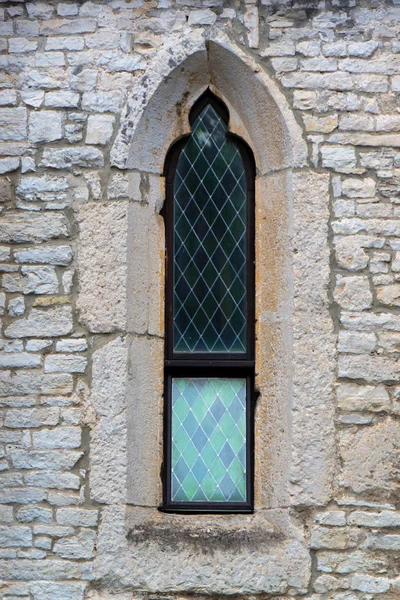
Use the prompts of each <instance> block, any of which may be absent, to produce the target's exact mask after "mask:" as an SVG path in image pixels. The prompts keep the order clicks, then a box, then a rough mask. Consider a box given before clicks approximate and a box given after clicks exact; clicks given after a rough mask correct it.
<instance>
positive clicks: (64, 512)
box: [57, 508, 98, 527]
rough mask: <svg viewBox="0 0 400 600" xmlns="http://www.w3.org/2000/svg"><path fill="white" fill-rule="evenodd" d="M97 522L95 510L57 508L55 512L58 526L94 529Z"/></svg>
mask: <svg viewBox="0 0 400 600" xmlns="http://www.w3.org/2000/svg"><path fill="white" fill-rule="evenodd" d="M97 520H98V511H97V510H85V509H81V508H59V509H58V510H57V523H59V524H60V525H72V526H73V527H95V526H96V525H97Z"/></svg>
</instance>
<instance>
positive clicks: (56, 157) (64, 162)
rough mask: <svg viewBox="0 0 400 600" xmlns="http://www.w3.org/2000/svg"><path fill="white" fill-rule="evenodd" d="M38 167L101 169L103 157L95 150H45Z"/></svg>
mask: <svg viewBox="0 0 400 600" xmlns="http://www.w3.org/2000/svg"><path fill="white" fill-rule="evenodd" d="M40 165H41V166H42V167H53V168H54V169H68V168H70V167H72V166H77V167H102V166H103V165H104V157H103V154H102V152H101V151H100V150H98V149H97V148H51V149H50V148H45V149H44V152H43V156H42V160H41V162H40Z"/></svg>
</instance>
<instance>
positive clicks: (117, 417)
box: [90, 337, 128, 503]
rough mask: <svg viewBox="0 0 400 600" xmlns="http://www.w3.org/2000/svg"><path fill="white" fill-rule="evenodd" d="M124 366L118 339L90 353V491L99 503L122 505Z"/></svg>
mask: <svg viewBox="0 0 400 600" xmlns="http://www.w3.org/2000/svg"><path fill="white" fill-rule="evenodd" d="M127 363H128V346H127V342H126V341H124V340H122V339H121V338H119V337H118V338H116V339H115V340H113V341H111V342H109V343H108V344H106V345H105V346H103V348H100V349H99V350H97V351H96V352H95V353H94V354H93V366H92V371H93V375H92V377H93V390H92V401H93V404H94V408H95V411H96V415H97V423H96V426H95V427H94V428H93V429H92V432H91V448H92V449H93V451H92V452H91V455H90V471H91V477H90V490H91V496H92V498H94V499H95V500H97V501H98V502H113V503H115V502H124V501H125V498H126V494H127V489H126V477H127V441H126V428H127V423H126V414H125V410H126V390H125V379H124V373H125V369H126V365H127ZM111 398H112V401H110V399H111ZM121 482H124V483H123V484H122V485H121Z"/></svg>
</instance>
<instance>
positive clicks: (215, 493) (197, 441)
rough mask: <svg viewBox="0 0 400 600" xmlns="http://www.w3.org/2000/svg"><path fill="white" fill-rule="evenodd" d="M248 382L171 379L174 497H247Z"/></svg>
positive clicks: (221, 499)
mask: <svg viewBox="0 0 400 600" xmlns="http://www.w3.org/2000/svg"><path fill="white" fill-rule="evenodd" d="M245 457H246V380H245V379H234V378H229V379H228V378H227V379H223V378H221V379H217V378H200V377H199V378H197V377H193V378H187V379H186V378H185V379H183V378H174V379H173V380H172V455H171V464H172V473H171V475H172V476H171V482H172V489H171V499H172V500H173V501H175V502H189V501H190V502H205V501H211V502H245V501H246V458H245Z"/></svg>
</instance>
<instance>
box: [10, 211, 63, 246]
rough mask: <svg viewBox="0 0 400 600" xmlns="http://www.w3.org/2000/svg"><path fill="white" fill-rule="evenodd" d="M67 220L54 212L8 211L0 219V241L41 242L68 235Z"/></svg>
mask: <svg viewBox="0 0 400 600" xmlns="http://www.w3.org/2000/svg"><path fill="white" fill-rule="evenodd" d="M68 230H69V228H68V222H67V219H66V218H65V216H64V215H61V214H56V213H50V212H49V213H41V214H25V213H23V214H21V213H8V214H7V215H5V216H3V217H2V218H1V220H0V241H1V242H9V243H17V244H18V243H24V242H42V241H46V240H50V239H53V238H58V237H61V238H65V237H68Z"/></svg>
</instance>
